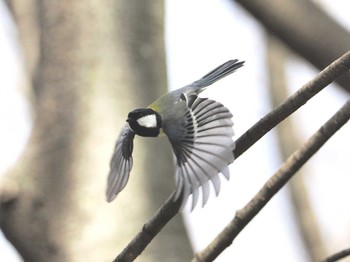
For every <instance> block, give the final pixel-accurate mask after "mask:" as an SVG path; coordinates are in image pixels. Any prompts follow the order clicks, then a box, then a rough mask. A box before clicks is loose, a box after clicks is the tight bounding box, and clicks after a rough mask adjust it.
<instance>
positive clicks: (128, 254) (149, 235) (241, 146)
mask: <svg viewBox="0 0 350 262" xmlns="http://www.w3.org/2000/svg"><path fill="white" fill-rule="evenodd" d="M349 68H350V52H347V53H346V54H344V55H343V56H342V57H341V58H339V59H338V60H336V61H335V62H333V63H332V64H331V65H329V66H328V67H327V68H325V69H324V70H323V71H322V72H320V73H319V74H318V75H317V76H316V77H315V78H314V79H313V80H311V81H310V82H308V83H307V84H306V85H304V86H303V87H302V88H301V89H300V90H299V91H297V92H296V93H295V94H294V95H292V96H291V97H290V98H289V99H287V100H286V101H285V102H284V103H282V104H281V105H280V106H278V107H277V108H276V109H274V110H273V111H272V112H270V113H269V114H267V115H266V116H265V117H264V118H262V119H261V120H260V121H258V122H257V123H256V124H255V125H254V126H253V127H252V128H250V129H249V130H248V131H247V132H246V133H244V134H243V135H242V136H241V137H240V138H239V139H238V140H237V142H236V143H237V146H236V149H235V150H234V154H235V157H236V159H237V158H238V157H239V156H240V155H242V154H243V153H244V152H245V151H246V150H247V149H248V148H250V147H251V146H252V145H253V144H255V143H256V142H257V141H258V140H259V139H260V138H261V137H262V136H264V135H265V134H266V133H267V132H269V131H270V130H271V129H272V128H273V127H275V126H276V125H277V124H278V123H280V122H281V121H283V120H284V119H285V118H286V117H288V116H289V115H291V114H292V113H293V112H295V111H296V110H297V109H298V108H299V107H301V106H302V105H304V104H305V103H306V102H307V101H308V100H309V99H310V98H312V97H313V96H314V95H315V94H317V93H318V92H319V91H321V90H322V89H323V88H324V87H326V86H327V85H328V84H330V83H331V82H332V81H334V79H336V78H337V77H338V76H340V75H341V74H344V73H345V72H346V71H347V70H349ZM179 208H180V203H178V202H176V203H174V202H172V196H170V197H169V198H168V199H167V201H166V202H165V203H164V205H163V206H162V207H161V208H160V210H159V211H158V212H157V213H156V214H155V215H154V217H153V218H152V219H151V220H150V221H148V222H147V223H146V224H145V225H144V226H143V229H142V230H141V231H140V232H139V233H138V234H137V235H136V236H135V238H134V239H133V240H132V241H131V242H130V243H129V245H128V246H127V247H126V248H125V249H124V250H123V251H122V253H121V254H120V255H119V256H118V257H117V258H116V259H115V260H114V261H132V260H133V259H135V258H136V257H137V256H139V255H140V254H141V252H142V251H143V250H144V249H145V247H146V246H147V245H148V244H149V243H150V242H151V241H152V239H153V238H154V237H155V236H156V235H157V233H158V232H159V231H160V230H161V229H162V228H163V227H164V226H165V225H166V224H167V223H168V222H169V221H170V220H171V219H172V218H173V217H174V216H175V215H176V214H177V212H178V210H179ZM237 220H238V221H239V217H237V216H236V218H235V221H237ZM123 259H124V260H123Z"/></svg>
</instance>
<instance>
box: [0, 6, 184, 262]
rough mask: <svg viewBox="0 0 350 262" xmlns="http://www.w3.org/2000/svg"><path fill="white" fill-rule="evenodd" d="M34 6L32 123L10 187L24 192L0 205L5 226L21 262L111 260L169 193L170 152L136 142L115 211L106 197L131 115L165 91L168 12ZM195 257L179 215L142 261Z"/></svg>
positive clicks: (161, 145)
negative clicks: (114, 156) (118, 145)
mask: <svg viewBox="0 0 350 262" xmlns="http://www.w3.org/2000/svg"><path fill="white" fill-rule="evenodd" d="M20 2H21V1H18V2H17V4H20ZM33 4H35V8H36V13H37V15H38V20H37V26H38V32H39V49H38V50H39V55H38V63H37V67H36V68H35V69H34V72H35V73H34V76H33V83H34V84H33V91H34V92H33V93H34V96H33V97H34V100H33V108H34V113H35V119H34V124H33V130H32V134H31V137H30V140H29V142H28V145H27V147H26V149H25V152H24V153H23V155H22V157H21V159H20V160H19V162H18V164H17V165H16V166H15V167H14V168H13V170H12V171H11V172H10V173H9V174H8V179H9V180H10V181H11V183H9V187H10V185H13V184H15V185H16V186H18V188H19V190H18V194H13V195H11V196H10V197H7V198H6V201H5V198H3V200H2V202H1V215H0V226H1V229H2V230H3V231H4V233H5V235H6V237H7V238H8V239H9V240H10V241H11V242H12V244H13V245H14V246H15V247H16V248H17V250H18V251H19V252H20V254H21V255H22V257H23V258H24V260H25V261H111V260H112V259H113V258H114V257H115V256H116V255H117V254H118V253H119V252H120V251H121V250H122V248H123V247H124V246H125V245H126V244H127V243H128V241H129V240H131V239H132V237H133V235H135V234H136V233H137V231H138V230H139V229H140V228H141V227H142V225H143V222H145V221H146V220H147V219H148V218H149V217H150V216H151V215H152V214H153V213H154V212H155V211H156V209H157V208H158V207H160V205H161V203H162V202H163V201H165V199H166V198H167V196H168V195H170V193H171V192H172V189H173V188H174V182H173V180H174V179H173V161H172V155H171V151H170V146H169V143H168V142H167V141H166V139H165V138H163V139H153V140H151V139H144V138H142V139H140V138H137V139H136V141H135V153H134V169H133V171H132V173H131V178H130V181H129V183H128V185H127V187H126V188H125V189H124V191H123V192H122V193H121V194H120V195H118V197H117V199H116V200H115V201H114V202H113V203H112V204H107V203H106V201H105V195H104V191H105V188H106V179H107V173H108V169H109V160H110V158H111V156H112V152H113V147H114V143H115V141H116V138H117V136H118V135H119V130H120V129H121V127H122V126H123V125H124V123H125V118H126V115H127V113H128V111H130V110H132V109H133V108H135V107H145V106H147V105H148V104H150V103H151V102H152V100H154V99H155V98H156V97H158V96H160V95H161V94H163V93H165V92H166V77H165V76H166V70H165V51H164V24H163V18H164V3H163V2H158V1H157V2H151V1H103V2H101V1H96V0H88V1H82V0H80V1H67V0H63V1H39V0H38V1H37V2H36V3H35V2H33ZM12 10H14V8H13V9H12ZM17 18H18V17H17ZM9 192H16V191H14V190H12V191H11V190H9ZM190 256H191V249H190V245H189V242H188V240H187V238H186V234H185V230H184V228H183V225H182V222H181V218H180V217H179V216H178V217H177V218H176V219H175V220H174V221H173V222H172V223H170V224H169V225H168V226H167V227H166V228H165V230H164V231H162V233H161V234H160V235H159V236H158V237H157V239H156V240H155V241H154V243H153V244H152V245H151V246H150V248H149V249H147V250H146V251H145V254H144V255H143V259H142V261H157V260H164V258H166V260H167V261H186V260H189V258H190Z"/></svg>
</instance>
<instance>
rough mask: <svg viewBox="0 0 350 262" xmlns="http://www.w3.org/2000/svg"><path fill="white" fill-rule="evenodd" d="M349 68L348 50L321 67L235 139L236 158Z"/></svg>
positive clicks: (349, 54) (349, 52)
mask: <svg viewBox="0 0 350 262" xmlns="http://www.w3.org/2000/svg"><path fill="white" fill-rule="evenodd" d="M349 68H350V51H348V52H347V53H345V54H344V55H343V56H342V57H340V58H339V59H337V60H336V61H334V62H333V63H332V64H330V65H329V66H327V67H326V68H325V69H323V70H322V71H321V72H320V73H318V74H317V76H316V77H315V78H314V79H312V80H311V81H309V82H308V83H306V84H305V85H304V86H303V87H302V88H300V89H299V90H298V91H297V92H296V93H294V94H293V95H292V96H290V97H289V98H288V99H287V100H286V101H285V102H283V103H282V104H280V105H279V106H277V107H276V108H275V109H274V110H273V111H271V112H270V113H268V114H267V115H266V116H265V117H264V118H262V119H261V120H259V121H258V122H257V123H256V124H255V125H254V126H252V127H251V128H250V129H249V130H248V131H247V132H245V133H244V134H243V135H242V136H241V137H240V138H239V139H238V140H237V141H236V144H237V146H236V149H235V150H234V151H233V152H234V154H235V157H236V158H237V157H238V156H240V155H241V154H242V153H243V152H245V151H246V150H247V149H248V148H249V147H251V146H252V145H253V144H255V143H256V141H258V140H259V139H260V138H261V137H262V136H264V135H265V134H266V133H267V132H269V131H270V130H271V129H272V128H274V127H275V126H276V125H278V124H279V123H280V122H282V121H283V120H284V119H285V118H287V117H288V116H290V115H291V114H292V113H294V112H295V111H296V110H297V109H298V108H299V107H301V106H302V105H304V104H305V103H306V102H307V101H308V100H309V99H310V98H312V97H313V96H314V95H316V94H317V93H318V92H320V91H321V90H322V89H323V88H325V87H326V86H327V85H329V84H330V83H332V82H333V81H334V80H335V79H336V78H337V77H339V76H340V75H342V74H344V73H345V72H347V71H348V70H349Z"/></svg>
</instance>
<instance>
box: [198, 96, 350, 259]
mask: <svg viewBox="0 0 350 262" xmlns="http://www.w3.org/2000/svg"><path fill="white" fill-rule="evenodd" d="M349 119H350V100H348V101H347V102H346V103H345V105H344V106H343V107H342V108H341V109H340V110H339V111H338V112H337V113H336V114H335V115H334V116H333V117H332V118H330V119H329V120H328V121H327V122H326V123H325V124H324V125H323V126H322V127H321V128H320V129H319V130H318V131H317V132H316V133H315V134H314V135H313V136H312V137H311V138H310V139H309V140H308V141H307V142H306V143H305V144H304V145H303V146H302V147H301V148H299V149H298V150H297V151H295V152H294V153H293V154H292V155H291V156H290V157H289V158H288V159H287V161H286V162H284V163H283V165H282V166H281V167H280V168H279V169H278V171H277V172H276V173H275V174H274V175H273V176H272V177H271V178H270V179H269V180H268V181H267V182H266V183H265V185H264V186H263V187H262V188H261V189H260V190H259V192H258V193H257V194H256V195H255V196H254V197H253V198H252V199H251V200H250V201H249V203H248V204H247V205H246V206H245V207H244V208H242V209H241V210H238V211H237V213H236V215H235V217H234V219H233V220H232V221H231V222H230V223H229V224H228V226H226V228H225V229H224V230H223V231H222V232H221V233H220V234H219V235H218V236H217V237H216V238H215V239H214V240H213V241H212V242H211V243H210V244H209V245H208V246H207V247H206V248H205V249H204V250H203V251H201V252H200V253H197V254H196V256H195V258H194V259H193V261H197V262H198V261H201V262H203V261H213V260H214V259H215V258H216V257H217V256H218V255H219V254H221V252H222V251H223V250H225V249H226V248H227V247H228V246H230V245H231V244H232V242H233V240H234V239H235V238H236V237H237V235H238V234H239V233H240V232H241V231H242V230H243V228H245V226H246V225H247V224H248V223H249V222H250V221H251V220H252V219H253V218H254V217H255V216H256V215H257V214H258V213H259V212H260V211H261V210H262V208H263V207H264V206H265V205H266V204H267V203H268V202H269V201H270V199H271V198H272V197H273V196H274V195H275V194H276V193H277V192H278V191H279V190H280V189H281V188H282V187H283V186H284V185H285V184H286V183H287V182H288V181H289V179H290V178H291V177H292V176H293V175H294V174H295V173H296V172H297V171H298V170H299V169H300V167H302V166H303V165H304V164H305V163H306V162H307V161H308V160H309V159H310V158H311V156H313V155H314V154H315V153H316V152H317V151H318V150H319V149H320V148H321V147H322V146H323V145H324V144H325V143H326V142H327V140H328V139H329V138H330V137H332V136H333V135H334V133H335V132H336V131H338V130H339V129H340V128H341V127H342V126H343V125H344V124H345V123H346V122H347V121H348V120H349Z"/></svg>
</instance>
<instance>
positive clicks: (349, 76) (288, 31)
mask: <svg viewBox="0 0 350 262" xmlns="http://www.w3.org/2000/svg"><path fill="white" fill-rule="evenodd" d="M235 2H237V3H239V4H240V5H241V6H242V7H243V8H245V9H246V10H247V11H248V12H250V13H251V14H252V15H253V16H254V17H255V18H256V19H258V21H259V22H260V24H261V25H263V26H264V27H265V28H266V30H268V31H269V32H271V33H273V34H274V35H275V36H276V37H278V38H279V39H280V40H281V41H282V42H283V43H284V44H285V45H286V46H288V47H290V48H291V49H292V50H293V51H294V52H296V53H297V54H299V55H300V56H302V57H303V58H304V59H306V60H307V61H309V62H310V63H311V64H312V65H314V66H315V67H316V68H318V69H319V70H322V69H323V68H325V67H326V66H328V65H329V64H330V63H332V62H333V61H334V60H336V59H337V58H338V57H340V56H342V55H343V54H345V53H346V52H347V51H349V47H350V34H349V31H348V30H346V29H345V28H343V27H342V26H341V25H339V24H338V23H337V22H336V21H335V20H334V19H333V18H332V17H330V16H329V15H328V14H327V13H326V12H325V11H324V10H322V8H320V7H319V6H318V5H317V3H316V2H317V1H312V0H262V1H256V0H235ZM349 81H350V72H348V73H346V74H344V75H342V76H341V77H339V78H338V79H337V80H336V82H337V83H338V84H340V86H341V87H342V88H343V89H344V90H346V91H347V92H348V93H349V92H350V86H349Z"/></svg>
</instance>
